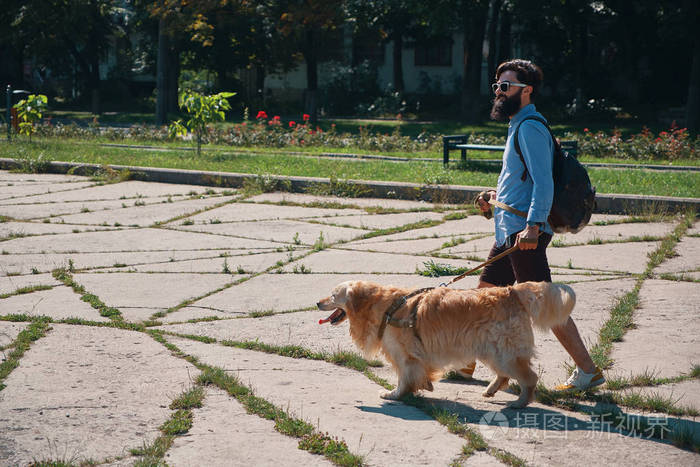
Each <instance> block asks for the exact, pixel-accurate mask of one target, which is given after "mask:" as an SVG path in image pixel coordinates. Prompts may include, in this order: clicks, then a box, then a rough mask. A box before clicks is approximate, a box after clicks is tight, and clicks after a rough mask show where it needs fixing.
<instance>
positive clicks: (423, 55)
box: [414, 37, 453, 66]
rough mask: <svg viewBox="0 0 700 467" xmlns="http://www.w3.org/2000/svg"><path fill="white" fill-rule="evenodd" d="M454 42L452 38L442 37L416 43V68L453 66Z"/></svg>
mask: <svg viewBox="0 0 700 467" xmlns="http://www.w3.org/2000/svg"><path fill="white" fill-rule="evenodd" d="M452 42H453V41H452V39H451V38H448V37H441V38H433V39H426V40H425V41H421V42H419V43H416V45H415V49H414V53H415V64H416V66H452Z"/></svg>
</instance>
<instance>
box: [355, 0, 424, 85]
mask: <svg viewBox="0 0 700 467" xmlns="http://www.w3.org/2000/svg"><path fill="white" fill-rule="evenodd" d="M346 5H347V9H348V16H349V18H351V20H352V22H353V23H354V24H355V28H356V30H357V31H366V30H378V31H379V34H380V35H381V37H383V38H384V40H385V41H386V42H391V43H392V44H393V48H392V77H393V82H392V85H393V88H394V89H395V90H396V91H399V92H400V93H403V92H404V91H405V84H404V76H403V49H404V47H405V41H406V40H410V39H413V38H415V37H416V35H417V34H418V32H419V31H420V30H421V29H424V28H425V26H426V24H427V17H428V16H429V15H430V10H431V6H432V5H428V4H426V2H421V1H417V0H378V1H375V2H372V7H371V8H368V5H367V2H366V1H364V0H347V1H346Z"/></svg>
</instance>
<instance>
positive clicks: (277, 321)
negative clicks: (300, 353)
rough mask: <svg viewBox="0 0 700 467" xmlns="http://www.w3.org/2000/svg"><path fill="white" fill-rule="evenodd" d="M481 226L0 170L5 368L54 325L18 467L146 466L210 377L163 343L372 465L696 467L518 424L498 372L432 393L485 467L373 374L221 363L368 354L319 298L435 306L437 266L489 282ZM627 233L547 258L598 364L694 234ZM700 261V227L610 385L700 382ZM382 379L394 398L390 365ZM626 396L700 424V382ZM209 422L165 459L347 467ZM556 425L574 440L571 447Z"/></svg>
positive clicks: (24, 417) (542, 337) (24, 392)
mask: <svg viewBox="0 0 700 467" xmlns="http://www.w3.org/2000/svg"><path fill="white" fill-rule="evenodd" d="M468 214H469V212H468V210H466V208H465V207H464V206H450V205H434V204H431V203H425V202H417V201H401V200H387V199H351V198H341V197H330V196H318V195H307V194H292V193H265V194H258V195H253V196H247V195H246V194H245V193H244V192H241V191H240V190H232V189H223V188H217V187H202V186H191V185H174V184H160V183H149V182H141V181H124V182H120V183H114V184H105V183H104V182H102V181H100V180H93V179H90V178H88V177H80V176H71V175H51V174H19V173H10V172H6V171H0V252H1V254H0V358H2V359H3V360H6V359H7V358H8V355H9V354H10V352H11V351H12V350H13V343H14V342H16V339H17V338H18V336H19V335H20V332H22V330H24V329H26V328H27V326H29V323H30V322H31V320H32V318H36V317H39V316H46V317H49V318H51V320H52V322H51V324H50V329H49V330H48V331H47V332H46V335H45V336H43V337H41V338H39V339H37V340H36V341H34V342H32V343H31V346H30V348H29V349H28V350H27V351H26V352H25V353H24V355H23V356H22V357H21V358H20V360H19V365H18V366H17V368H14V369H13V370H11V371H10V372H9V374H8V375H7V377H6V378H5V379H4V380H2V379H0V383H3V384H4V385H5V387H4V388H3V389H1V390H0V465H12V466H14V465H28V464H30V463H32V462H36V461H40V460H53V461H57V460H61V461H64V462H67V463H74V464H80V463H81V462H85V461H90V462H93V463H95V464H104V465H132V464H134V463H135V462H138V461H139V459H140V457H139V456H136V455H133V454H132V451H131V450H132V449H137V448H141V447H143V446H145V445H148V444H149V443H152V442H153V440H154V439H156V438H157V437H158V436H159V434H160V432H159V427H160V426H161V425H162V424H163V422H164V421H166V420H167V419H168V417H170V416H171V413H172V410H170V409H169V408H168V406H169V404H170V402H171V401H172V400H173V399H174V398H176V397H177V396H178V395H179V394H181V393H182V392H183V391H185V390H187V389H188V388H190V387H192V386H193V385H194V384H195V380H196V377H197V375H198V374H199V372H200V370H199V369H198V368H197V367H196V366H195V365H193V364H192V363H191V362H189V361H187V360H186V359H183V358H182V357H181V356H178V355H176V354H175V353H173V352H171V351H170V350H168V349H167V348H166V347H165V346H163V345H162V344H161V343H159V342H157V341H156V340H154V339H153V338H152V337H151V335H150V334H149V333H148V332H146V331H159V332H162V333H163V334H162V335H163V337H164V338H165V339H166V340H167V341H168V342H169V343H172V344H174V345H176V346H177V347H178V348H179V349H181V351H182V352H184V353H185V354H187V355H191V356H196V357H197V358H198V360H199V361H200V362H203V363H205V364H207V365H212V366H216V367H219V368H223V369H224V370H226V371H228V372H231V374H234V375H236V376H237V377H238V378H239V380H240V381H241V383H242V384H245V385H246V386H249V387H250V388H252V390H253V391H254V392H255V394H256V395H257V396H259V397H261V398H263V399H265V400H267V401H269V402H270V403H272V404H274V405H275V406H277V407H281V408H283V409H284V410H286V411H287V412H288V413H290V414H292V415H293V416H295V417H297V418H299V419H302V420H305V421H307V422H309V423H310V424H311V425H313V426H314V428H316V429H317V430H318V431H319V432H322V433H328V435H329V436H331V437H336V438H338V439H341V440H344V441H345V442H346V443H347V445H348V448H349V450H350V451H351V452H352V453H354V454H358V455H361V456H363V457H364V461H365V463H366V464H367V465H383V466H384V465H386V466H389V465H391V466H395V465H431V466H432V465H451V462H453V461H455V459H459V462H461V463H462V464H463V465H495V464H501V461H500V460H499V458H498V456H497V455H495V454H494V453H496V452H497V451H498V450H501V451H503V452H507V453H510V454H512V455H513V456H516V457H517V458H518V459H520V460H522V461H524V462H526V463H527V464H533V465H577V466H578V465H589V464H593V463H611V464H614V465H639V464H644V465H648V464H652V463H653V464H657V463H665V464H672V465H697V464H698V462H699V460H700V457H699V456H698V454H697V453H695V452H692V451H691V450H684V449H679V448H677V447H675V446H673V445H672V443H670V442H669V441H668V440H666V439H664V440H661V439H657V438H651V437H647V436H644V435H643V434H640V435H639V436H634V435H633V434H631V433H623V432H620V430H614V429H613V430H609V431H606V430H602V429H600V428H596V426H595V424H593V423H591V420H592V417H591V416H590V415H589V414H586V413H583V412H581V411H580V410H578V411H576V410H567V409H565V408H562V407H559V406H554V405H545V404H542V403H539V402H535V403H533V404H532V405H531V406H529V407H528V408H527V409H525V410H523V411H519V412H518V411H515V410H512V409H507V408H505V404H506V403H507V402H509V401H511V400H513V399H515V398H516V397H517V396H516V395H515V394H512V393H509V392H499V393H498V394H497V395H496V397H494V398H492V399H484V398H482V397H481V395H480V394H481V392H482V391H483V387H484V385H485V384H486V381H488V380H490V378H491V376H492V375H491V372H490V370H489V369H488V368H486V367H484V366H483V365H481V364H479V365H478V366H477V370H476V372H475V380H474V381H472V382H464V381H457V380H454V379H443V380H441V381H439V382H437V383H436V384H435V391H434V392H432V393H423V396H424V397H425V400H427V401H429V402H430V403H432V404H434V405H435V406H436V407H440V408H442V409H444V410H446V411H448V412H450V413H454V414H456V415H457V416H458V419H459V420H460V421H461V422H463V423H465V424H466V425H467V426H468V427H470V428H471V429H473V430H475V431H476V432H479V433H481V434H482V436H483V437H484V439H485V440H486V442H487V443H488V445H489V446H490V447H491V448H493V449H490V450H486V451H477V452H476V453H474V454H473V455H471V456H469V457H467V456H464V455H463V454H462V447H463V446H464V445H465V444H467V441H466V440H465V439H464V438H462V437H460V436H458V435H456V434H453V433H450V432H449V431H448V430H447V429H446V428H445V427H444V426H443V425H441V424H440V423H439V422H438V421H437V420H435V419H433V418H432V417H431V416H429V415H428V414H427V413H426V412H424V411H421V410H420V409H418V408H416V407H414V406H411V405H408V404H404V403H401V402H387V401H384V400H382V399H380V398H379V393H380V392H381V391H382V388H381V386H380V385H379V384H377V383H376V382H374V381H372V380H371V379H369V378H367V376H365V375H364V374H362V373H361V372H358V371H356V370H352V369H350V368H346V367H341V366H338V365H335V364H333V363H330V362H327V361H323V360H313V359H307V358H291V357H285V356H281V355H275V354H274V353H265V352H262V351H259V350H250V349H244V348H236V347H231V346H226V345H223V344H222V342H226V341H235V342H243V343H245V342H249V343H257V344H265V345H269V346H276V347H277V348H280V347H284V346H298V347H300V348H303V349H307V350H309V351H312V352H319V353H323V354H325V355H332V354H334V353H336V352H339V351H351V352H356V349H355V347H354V345H353V344H352V342H351V340H350V337H349V334H348V329H347V326H346V325H341V326H338V327H331V326H319V325H318V319H319V318H322V317H325V316H324V313H323V312H319V311H316V310H315V308H314V305H315V303H316V302H317V300H318V299H319V298H321V297H323V296H325V295H327V294H328V292H329V291H330V289H331V288H332V287H333V286H334V285H336V284H337V283H339V282H341V281H344V280H348V279H366V280H373V281H376V282H379V283H382V284H392V285H400V286H406V287H416V288H418V287H428V286H437V285H438V284H439V283H440V282H443V281H444V280H445V278H442V279H441V278H438V277H426V276H423V275H420V274H418V273H417V271H418V270H422V269H425V268H426V267H427V265H428V264H429V263H430V262H433V263H440V264H442V265H449V266H452V267H455V268H457V267H471V266H475V265H476V264H478V262H479V260H483V259H485V257H486V255H487V254H488V249H489V247H490V244H491V243H492V237H491V235H490V233H491V231H492V227H493V226H492V223H491V221H488V220H486V219H484V218H482V217H479V216H475V215H468ZM624 219H625V216H613V215H594V217H593V219H592V224H593V223H597V224H598V225H591V226H589V227H587V228H586V229H584V230H583V231H582V232H581V233H579V234H577V235H561V236H559V235H555V238H554V241H553V246H551V247H550V248H549V249H548V256H549V259H550V265H551V266H552V274H553V280H554V281H560V282H567V283H569V284H571V286H572V287H573V288H574V290H575V292H576V294H577V305H576V308H575V309H574V312H573V318H574V320H575V321H576V323H577V325H578V327H579V329H580V331H581V335H582V337H583V338H584V341H585V342H586V344H587V346H588V347H591V346H592V345H593V344H595V343H596V342H597V339H598V331H599V330H600V328H601V326H602V325H603V323H604V322H605V321H606V320H607V319H608V318H609V316H610V311H611V309H612V308H613V307H614V305H615V303H616V299H618V298H619V297H621V296H623V295H624V294H625V293H627V292H629V291H630V290H632V289H633V287H634V285H635V280H636V278H637V276H636V275H638V274H639V273H641V272H643V271H644V269H645V267H646V264H647V262H648V260H649V259H648V257H647V255H648V254H649V253H650V252H653V251H654V250H656V249H657V248H658V247H659V243H660V241H661V239H662V238H663V237H664V236H667V235H669V234H670V233H671V232H672V231H673V229H674V228H675V226H676V225H677V224H678V218H674V219H667V220H666V221H663V220H662V221H659V220H654V221H650V222H647V223H639V222H635V223H625V222H624ZM606 221H608V222H607V225H606ZM610 221H621V222H619V223H610ZM421 222H422V223H423V224H422V225H421V224H420V223H421ZM405 226H413V227H414V228H408V227H405ZM419 227H422V228H419ZM377 233H380V234H382V235H377V236H373V235H376V234H377ZM699 250H700V230H698V224H697V223H695V225H694V226H693V227H691V228H690V229H689V230H688V231H687V232H686V233H685V235H684V236H683V237H682V238H681V239H680V242H679V243H678V246H677V248H676V252H677V254H676V255H675V256H674V257H673V258H669V259H667V260H666V261H664V262H663V263H661V265H660V266H658V267H657V268H656V269H655V270H654V271H653V273H654V276H653V278H651V279H646V280H644V281H643V283H642V287H641V289H640V304H639V307H638V309H637V310H635V312H634V317H633V321H634V324H635V326H634V327H633V328H632V329H629V330H628V331H627V333H626V334H625V336H624V338H623V340H622V341H621V342H615V343H614V344H613V348H612V352H611V354H610V357H611V358H612V360H613V361H614V363H613V365H612V367H611V368H610V369H609V370H608V371H607V373H606V375H607V377H608V378H610V377H614V376H621V377H629V376H630V375H638V374H641V373H647V374H649V373H651V374H653V375H654V376H656V377H657V378H674V377H678V376H679V375H683V374H686V373H688V372H689V371H690V370H691V368H693V366H694V365H698V364H700V339H699V338H698V336H699V335H700V324H699V323H700V320H699V319H698V318H700V305H698V301H697V297H699V296H700V283H698V279H700V254H699ZM56 269H63V270H65V271H68V272H69V273H70V277H71V278H72V280H73V282H74V284H75V285H74V286H73V287H70V286H69V285H66V283H64V282H63V281H61V280H58V279H57V278H56V277H55V275H52V271H54V270H56ZM477 280H478V278H477V277H476V276H469V277H467V278H465V279H464V280H462V281H460V282H458V283H456V284H455V285H454V287H456V288H471V287H474V286H475V285H476V283H477ZM87 295H89V296H91V297H95V299H92V300H90V299H88V298H86V296H87ZM96 303H98V305H96ZM99 304H102V306H103V308H104V309H114V310H116V311H117V312H118V316H119V318H118V321H119V322H120V323H125V324H129V323H133V324H135V325H140V327H136V326H134V327H133V328H128V327H127V326H126V325H123V326H116V327H110V326H107V325H109V324H113V323H111V321H112V320H114V319H115V318H114V315H112V316H111V317H110V316H106V315H104V313H103V314H101V313H100V309H99V306H100V305H99ZM193 337H200V338H210V339H209V340H207V342H203V341H201V340H196V339H193ZM536 345H537V353H538V356H537V358H536V360H535V362H534V367H535V368H536V369H538V372H539V374H540V378H541V381H542V382H543V383H544V384H545V385H546V386H547V387H550V388H551V387H552V386H554V385H555V384H557V383H559V382H561V381H562V380H564V379H566V377H567V371H566V368H565V366H564V363H565V362H568V361H569V358H568V355H567V354H566V352H565V351H564V349H563V348H562V347H561V345H560V344H559V343H558V341H557V340H556V339H555V338H554V336H553V335H552V334H551V333H541V332H537V333H536ZM370 371H372V372H373V373H374V374H375V375H377V376H379V377H381V378H384V379H386V380H387V381H388V382H389V383H391V384H394V383H395V382H396V377H395V375H394V373H393V371H392V369H391V367H390V366H388V365H384V366H382V367H374V368H371V369H370ZM1 387H2V386H0V388H1ZM603 391H607V389H603ZM626 391H637V392H642V393H653V394H660V395H663V396H665V397H668V398H671V399H672V400H674V401H676V403H677V404H678V405H680V406H684V407H690V408H693V409H694V410H695V411H697V410H700V380H699V379H698V378H686V379H683V380H681V381H676V382H668V383H666V384H660V385H657V386H654V387H636V388H634V387H633V388H631V389H628V390H626ZM620 408H621V409H623V410H624V412H625V413H627V414H635V415H639V414H643V415H644V416H645V417H657V419H658V420H659V423H668V424H669V426H671V425H672V424H673V423H676V422H677V421H678V420H683V421H685V422H686V423H687V424H688V426H689V427H691V429H692V430H694V431H695V434H696V436H700V429H699V428H698V423H697V420H696V419H695V418H694V417H692V416H687V415H686V416H672V415H667V414H665V413H657V412H643V411H641V410H639V409H634V408H627V407H624V406H620ZM193 414H194V416H193V426H192V428H191V429H190V430H189V431H188V432H187V433H186V434H184V435H181V436H177V437H175V439H174V441H173V444H172V446H171V447H170V449H168V450H167V452H166V453H165V456H164V458H163V460H164V461H165V462H167V463H168V464H169V465H173V466H177V465H183V466H185V465H300V464H304V465H306V464H308V465H329V464H331V462H330V460H328V459H327V458H325V457H323V456H319V455H313V454H310V453H308V452H306V451H303V450H300V449H297V442H298V440H296V439H295V438H292V437H289V436H285V435H283V434H281V433H279V432H278V431H276V430H275V427H274V422H273V421H270V420H265V419H263V418H260V417H258V416H257V415H255V414H251V413H247V412H246V410H245V408H243V406H242V405H241V404H240V403H239V402H238V401H237V400H236V399H234V398H232V397H230V396H228V394H227V393H225V392H224V391H221V390H220V389H218V388H216V387H207V388H206V398H205V400H204V405H203V407H202V408H199V409H194V410H193ZM496 415H498V416H496ZM503 416H504V417H503ZM494 417H495V418H494ZM499 417H503V418H499ZM502 419H505V420H506V423H505V424H502V423H500V422H499V420H502ZM494 420H495V421H494ZM547 420H549V421H552V420H557V421H558V422H559V424H561V422H564V424H565V429H561V426H559V427H554V426H549V425H547ZM698 439H700V438H698ZM261 446H265V448H264V449H260V447H261Z"/></svg>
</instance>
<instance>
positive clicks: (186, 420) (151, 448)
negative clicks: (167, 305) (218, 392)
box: [130, 333, 204, 467]
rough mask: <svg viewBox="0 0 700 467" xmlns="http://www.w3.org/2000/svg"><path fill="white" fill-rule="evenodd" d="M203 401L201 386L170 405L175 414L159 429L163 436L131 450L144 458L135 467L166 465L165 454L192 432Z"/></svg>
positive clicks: (190, 390) (179, 397) (186, 392)
mask: <svg viewBox="0 0 700 467" xmlns="http://www.w3.org/2000/svg"><path fill="white" fill-rule="evenodd" d="M151 335H153V333H151ZM203 400H204V389H203V388H202V387H201V386H195V387H192V388H190V389H189V390H187V391H185V392H183V393H182V394H180V396H178V397H177V398H176V399H174V400H173V401H172V402H171V403H170V409H171V410H174V411H175V412H173V413H172V414H171V415H170V417H169V418H168V419H167V420H166V421H165V422H163V424H162V425H161V426H159V427H158V429H159V430H160V432H161V433H162V434H161V435H160V436H159V437H157V438H156V439H155V440H154V441H153V442H152V443H151V444H150V445H146V444H144V445H143V447H141V448H136V449H131V450H130V453H131V454H132V455H134V456H140V457H142V458H141V459H139V460H137V461H136V462H135V463H134V465H135V466H140V467H147V466H148V467H152V466H159V465H166V464H165V463H164V462H163V458H164V457H165V453H166V452H167V451H168V449H170V446H172V444H173V441H174V440H175V437H176V436H180V435H184V434H185V433H187V432H188V431H190V428H192V420H193V418H194V415H193V413H192V409H193V408H199V407H202V401H203Z"/></svg>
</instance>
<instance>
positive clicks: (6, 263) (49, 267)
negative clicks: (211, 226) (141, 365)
mask: <svg viewBox="0 0 700 467" xmlns="http://www.w3.org/2000/svg"><path fill="white" fill-rule="evenodd" d="M265 251H269V250H265ZM235 252H240V250H174V251H149V252H134V253H132V252H109V253H63V254H58V253H56V254H40V253H35V254H26V255H22V254H11V255H0V275H4V274H6V273H7V274H10V273H12V274H16V273H20V274H30V273H31V272H32V269H37V270H38V271H40V272H49V271H53V270H54V269H57V268H66V269H67V268H68V267H69V262H70V261H73V266H74V269H84V268H87V269H92V268H111V267H115V266H117V267H118V266H120V265H124V267H125V268H126V269H127V270H131V269H132V268H133V269H135V267H136V266H134V265H138V264H143V263H147V264H162V263H177V262H178V261H183V260H189V259H193V258H202V257H208V258H212V257H219V256H220V255H222V254H226V253H229V254H230V253H235ZM120 269H121V270H122V271H123V270H124V269H123V268H120ZM108 270H111V269H108Z"/></svg>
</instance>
